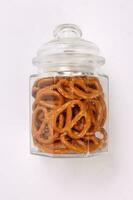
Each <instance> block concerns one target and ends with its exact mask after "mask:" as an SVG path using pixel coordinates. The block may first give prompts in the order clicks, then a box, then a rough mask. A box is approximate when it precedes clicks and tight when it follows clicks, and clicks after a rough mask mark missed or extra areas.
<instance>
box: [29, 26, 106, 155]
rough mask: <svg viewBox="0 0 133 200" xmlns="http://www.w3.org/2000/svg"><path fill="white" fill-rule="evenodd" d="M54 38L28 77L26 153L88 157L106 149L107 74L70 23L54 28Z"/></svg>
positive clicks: (92, 47) (93, 49) (93, 47)
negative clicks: (34, 70) (28, 120)
mask: <svg viewBox="0 0 133 200" xmlns="http://www.w3.org/2000/svg"><path fill="white" fill-rule="evenodd" d="M53 35H54V39H53V40H51V41H50V42H48V43H46V44H44V45H43V46H42V47H41V48H40V49H39V51H38V52H37V55H36V57H35V58H34V59H33V64H34V65H35V66H37V69H38V73H37V74H34V75H32V76H30V108H31V109H30V134H31V135H30V136H31V153H33V154H39V155H44V156H51V157H88V156H91V155H96V154H100V153H102V152H107V149H108V147H107V146H108V77H107V76H106V75H103V74H100V73H99V68H100V66H101V65H103V64H104V63H105V59H104V58H103V57H101V56H100V55H99V54H100V52H99V49H98V47H97V46H96V45H95V44H94V43H92V42H89V41H86V40H83V39H81V36H82V32H81V30H80V29H79V28H78V27H77V26H76V25H73V24H62V25H59V26H58V27H56V28H55V30H54V32H53Z"/></svg>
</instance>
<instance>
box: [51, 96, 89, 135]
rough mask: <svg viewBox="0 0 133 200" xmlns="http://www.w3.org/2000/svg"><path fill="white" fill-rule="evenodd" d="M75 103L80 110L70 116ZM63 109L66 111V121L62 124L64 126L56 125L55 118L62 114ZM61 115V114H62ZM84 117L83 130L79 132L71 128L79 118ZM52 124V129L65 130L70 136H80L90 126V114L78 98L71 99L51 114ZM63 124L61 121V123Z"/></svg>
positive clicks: (61, 131)
mask: <svg viewBox="0 0 133 200" xmlns="http://www.w3.org/2000/svg"><path fill="white" fill-rule="evenodd" d="M75 105H78V106H79V109H80V111H79V112H78V114H77V115H76V116H74V117H73V116H72V114H73V113H72V108H74V106H75ZM64 111H66V122H65V124H64V127H63V126H62V127H59V126H58V125H57V119H58V117H59V116H60V114H62V113H63V112H64ZM62 116H63V114H62ZM81 118H84V119H85V121H86V123H85V126H84V127H83V130H82V131H81V132H77V131H76V130H75V131H74V130H72V128H73V127H74V125H75V124H76V123H77V122H78V121H79V120H80V119H81ZM53 124H54V129H55V130H56V131H58V132H60V133H63V132H65V131H66V132H67V133H68V135H69V136H70V137H71V138H75V139H78V138H81V137H83V136H84V135H85V134H86V132H87V130H88V128H89V126H90V116H89V114H88V113H87V112H86V111H85V107H84V104H83V103H82V102H81V101H79V100H72V101H70V102H67V103H65V104H64V105H63V106H62V107H61V108H59V109H58V110H57V111H56V113H55V114H54V115H53ZM62 124H63V123H62Z"/></svg>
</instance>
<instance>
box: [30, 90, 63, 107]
mask: <svg viewBox="0 0 133 200" xmlns="http://www.w3.org/2000/svg"><path fill="white" fill-rule="evenodd" d="M63 103H64V98H63V96H62V95H61V94H60V93H58V92H57V91H55V90H52V89H51V88H44V89H41V90H40V91H39V92H38V93H37V95H36V100H35V103H34V104H39V105H41V106H44V107H46V108H51V109H55V108H57V107H59V106H61V105H62V104H63Z"/></svg>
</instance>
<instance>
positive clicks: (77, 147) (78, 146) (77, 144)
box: [60, 133, 85, 153]
mask: <svg viewBox="0 0 133 200" xmlns="http://www.w3.org/2000/svg"><path fill="white" fill-rule="evenodd" d="M60 139H61V142H62V143H63V144H64V145H65V146H66V147H67V148H68V149H70V150H72V151H74V152H77V153H83V152H84V151H85V146H84V143H82V142H81V141H80V140H75V141H74V142H73V141H72V142H71V141H69V137H68V136H67V134H66V133H65V134H62V135H61V136H60Z"/></svg>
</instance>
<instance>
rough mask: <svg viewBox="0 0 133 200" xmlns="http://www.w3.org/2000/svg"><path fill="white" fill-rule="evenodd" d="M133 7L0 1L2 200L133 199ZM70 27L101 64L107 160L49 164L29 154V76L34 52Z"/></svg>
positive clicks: (99, 0)
mask: <svg viewBox="0 0 133 200" xmlns="http://www.w3.org/2000/svg"><path fill="white" fill-rule="evenodd" d="M132 20H133V1H132V0H110V1H109V0H0V199H1V200H9V199H10V200H29V199H31V200H38V199H44V200H53V199H58V200H67V199H70V200H71V199H72V200H73V199H76V200H80V199H85V200H87V199H91V200H107V199H108V200H132V199H133V75H132V73H133V62H132V59H133V50H132V49H133V21H132ZM61 23H75V24H77V25H79V26H80V27H81V29H82V31H83V37H84V38H85V39H88V40H90V41H93V42H95V43H96V44H97V45H98V46H99V47H100V48H101V50H102V54H103V55H104V56H105V57H106V60H107V62H106V65H105V66H104V67H103V71H104V72H105V73H106V74H108V75H109V76H110V144H109V148H110V151H109V154H108V155H102V156H99V157H94V158H88V159H50V158H45V157H40V156H33V155H30V154H29V132H28V89H29V88H28V87H29V86H28V77H29V75H30V73H32V70H33V66H32V64H31V60H32V57H34V55H35V53H36V51H37V49H38V48H39V47H40V45H42V43H44V42H46V41H48V40H49V39H51V38H52V30H53V29H54V27H55V26H56V25H58V24H61Z"/></svg>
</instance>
